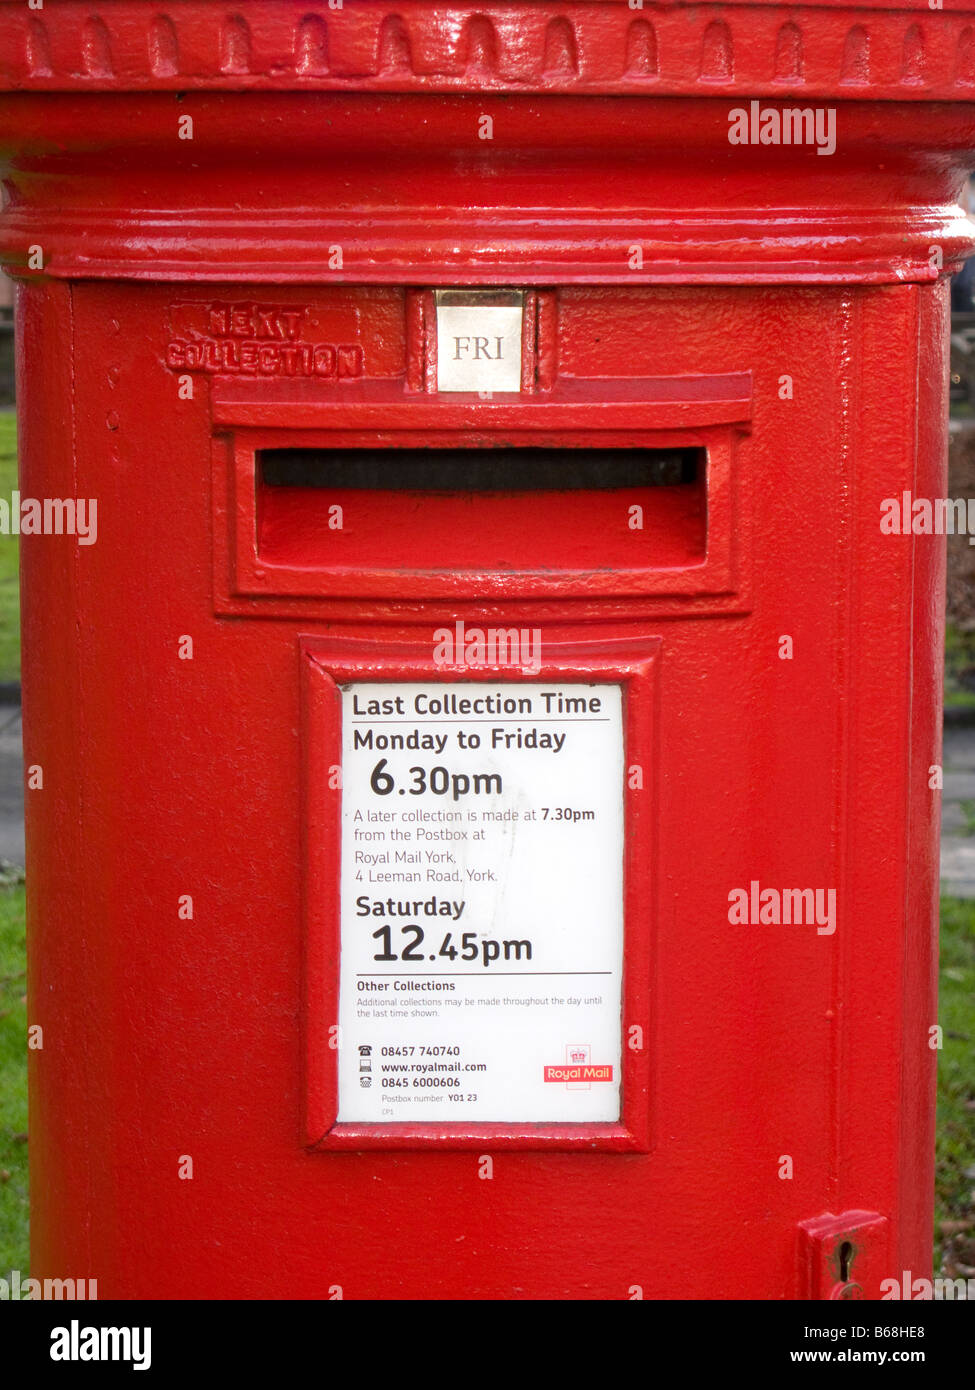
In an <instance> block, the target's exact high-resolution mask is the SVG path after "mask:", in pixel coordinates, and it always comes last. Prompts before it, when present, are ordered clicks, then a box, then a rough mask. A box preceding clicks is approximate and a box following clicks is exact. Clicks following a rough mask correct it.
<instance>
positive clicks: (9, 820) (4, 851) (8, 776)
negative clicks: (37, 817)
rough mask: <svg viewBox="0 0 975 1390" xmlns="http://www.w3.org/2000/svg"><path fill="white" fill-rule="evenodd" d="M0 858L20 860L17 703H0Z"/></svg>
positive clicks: (21, 780)
mask: <svg viewBox="0 0 975 1390" xmlns="http://www.w3.org/2000/svg"><path fill="white" fill-rule="evenodd" d="M0 860H6V861H7V863H9V864H23V862H24V774H23V763H22V754H21V746H20V706H19V705H0Z"/></svg>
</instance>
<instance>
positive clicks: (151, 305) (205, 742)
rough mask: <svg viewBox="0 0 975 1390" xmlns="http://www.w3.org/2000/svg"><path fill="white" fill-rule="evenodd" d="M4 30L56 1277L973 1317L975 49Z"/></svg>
mask: <svg viewBox="0 0 975 1390" xmlns="http://www.w3.org/2000/svg"><path fill="white" fill-rule="evenodd" d="M55 10H56V11H57V13H56V14H55V13H54V11H55ZM0 11H2V13H0V54H2V55H4V56H3V57H2V59H0V86H2V93H0V130H2V131H3V135H2V141H0V144H2V178H3V187H4V194H5V200H4V211H3V215H2V219H0V255H2V259H3V263H4V264H5V266H6V267H7V268H8V270H9V271H10V272H11V273H12V274H13V275H14V276H16V277H17V281H18V291H17V294H18V325H19V327H18V333H19V354H20V356H19V361H20V382H19V390H18V396H19V402H20V407H21V452H22V479H21V492H22V494H23V495H25V496H36V497H38V498H45V497H60V498H67V497H73V496H84V497H86V498H96V499H97V504H98V521H99V527H98V539H97V543H95V544H89V545H86V546H78V545H77V544H76V540H75V538H73V537H71V536H68V535H60V536H52V537H50V538H40V537H38V538H33V537H32V538H27V540H26V541H25V543H24V546H23V567H24V569H23V578H24V595H25V597H24V624H23V625H24V738H25V761H26V763H27V765H28V767H29V768H31V769H33V770H34V775H33V780H32V781H31V782H30V783H29V787H28V790H27V793H26V796H27V834H28V862H29V870H30V880H29V937H30V953H31V954H30V962H31V964H30V993H29V1022H30V1024H31V1025H32V1026H33V1025H36V1026H37V1027H39V1028H40V1029H41V1030H42V1036H43V1048H41V1049H34V1050H32V1051H31V1053H30V1063H31V1087H32V1106H33V1111H32V1121H31V1142H30V1148H31V1159H32V1165H33V1169H32V1177H33V1210H32V1240H33V1254H32V1271H31V1272H32V1274H34V1275H36V1276H37V1277H39V1278H43V1277H46V1276H50V1277H62V1276H65V1275H67V1274H74V1275H76V1276H77V1277H82V1276H85V1277H87V1278H91V1279H96V1280H97V1286H98V1291H99V1296H100V1297H102V1298H116V1297H117V1298H159V1297H162V1298H170V1297H173V1298H175V1297H178V1298H251V1297H269V1296H273V1297H281V1296H285V1297H295V1298H309V1297H310V1298H330V1297H338V1296H342V1297H346V1298H362V1299H390V1300H391V1299H398V1298H410V1299H425V1300H429V1299H454V1298H465V1299H467V1298H473V1299H482V1300H487V1299H501V1300H514V1299H549V1298H553V1299H633V1298H646V1299H651V1298H652V1299H685V1298H726V1297H734V1298H747V1299H796V1298H823V1299H830V1298H834V1297H835V1298H839V1297H843V1298H846V1297H850V1296H859V1295H862V1296H863V1297H864V1298H868V1299H869V1298H879V1297H880V1296H881V1290H882V1284H883V1281H884V1280H885V1279H888V1278H896V1279H900V1278H901V1275H902V1271H904V1270H910V1271H913V1272H914V1273H915V1274H917V1275H918V1276H923V1275H924V1274H925V1273H926V1272H927V1271H928V1267H929V1265H930V1260H931V1245H932V1242H931V1215H932V1186H933V1171H932V1162H933V1159H932V1154H933V1097H934V1091H933V1085H934V1068H935V1060H936V1052H935V1051H933V1050H932V1048H931V1047H930V1046H929V1037H930V1030H931V1028H932V1026H933V1025H934V1024H935V1023H936V1012H935V991H934V981H935V972H934V959H935V934H934V933H935V906H936V890H937V870H938V862H937V831H938V814H939V813H938V790H937V788H938V786H939V785H940V784H939V782H938V767H939V764H940V751H939V750H940V743H939V729H940V712H939V704H938V702H939V698H940V697H939V691H940V675H939V671H940V649H941V648H940V644H941V638H942V627H941V619H940V617H939V613H940V605H941V595H942V589H943V583H944V557H943V551H942V549H941V548H940V545H939V542H938V540H937V538H933V537H930V536H915V535H901V534H898V535H891V534H888V533H887V530H886V529H885V528H884V527H883V526H882V524H881V522H882V518H883V516H884V515H885V509H884V503H885V499H889V498H900V497H901V496H902V494H903V493H904V492H905V491H910V492H912V493H913V494H914V495H915V496H929V497H937V496H938V495H939V493H940V492H941V491H942V489H943V484H944V459H945V411H946V389H947V373H946V368H945V364H946V348H945V344H946V334H947V311H948V310H947V306H948V297H947V289H946V276H947V275H948V273H949V272H950V271H951V270H952V269H954V268H957V266H958V265H959V264H960V263H961V261H962V260H963V258H964V257H965V256H966V255H968V254H969V253H970V252H971V250H972V245H973V242H972V233H971V224H970V223H969V222H968V220H967V219H966V218H965V217H964V215H963V213H962V212H961V210H960V209H959V207H958V205H957V198H958V193H959V190H960V188H961V185H962V181H963V178H964V175H965V173H966V171H967V170H968V169H969V168H971V167H973V159H975V138H973V134H972V132H973V123H972V106H971V101H972V94H973V92H975V86H973V82H975V70H973V69H972V66H971V54H972V42H971V34H972V25H973V23H975V21H973V19H972V13H971V11H972V5H971V3H970V0H959V3H957V4H955V5H954V6H953V7H952V8H951V10H950V11H948V10H945V11H943V12H942V11H940V10H938V11H933V10H928V9H923V10H920V9H914V10H912V11H911V12H907V11H904V10H901V9H898V8H896V7H894V6H893V5H891V4H887V3H880V0H878V2H877V3H875V4H873V5H872V6H870V7H869V8H867V9H863V8H862V7H859V8H858V7H854V6H852V5H847V4H845V3H839V2H838V3H835V4H831V5H830V6H828V7H826V8H823V7H814V6H812V5H806V4H799V5H794V6H791V7H789V8H788V10H786V9H783V8H782V7H780V6H777V5H774V4H773V5H770V4H743V5H740V6H737V7H732V8H729V7H727V6H719V5H711V4H703V5H700V6H694V7H688V6H683V5H678V6H651V5H644V6H633V5H625V4H615V5H611V4H597V3H582V0H580V2H579V3H564V0H559V3H554V0H553V2H552V3H549V2H548V0H542V2H541V3H527V0H525V3H522V2H521V0H518V2H516V3H509V4H505V5H487V6H475V5H471V4H468V3H466V0H458V3H456V4H453V5H451V6H450V7H449V14H448V13H447V11H446V8H445V7H443V6H437V5H430V4H427V3H425V2H424V0H397V3H396V4H395V5H392V4H387V3H385V0H379V2H377V3H374V4H369V5H356V4H348V5H346V6H345V7H344V9H339V10H333V9H332V8H331V7H328V8H326V7H325V6H317V7H316V6H312V7H310V8H309V9H308V10H307V12H306V10H304V9H300V8H299V9H296V7H295V6H293V5H291V4H284V3H280V0H262V3H261V4H260V5H258V4H257V3H256V0H254V3H252V2H251V0H242V3H239V4H238V5H236V7H233V8H232V11H231V9H228V10H227V11H226V12H224V11H223V10H222V9H221V8H220V7H214V6H212V5H209V4H205V3H203V0H181V3H180V4H179V5H173V6H162V7H161V8H160V7H159V6H157V5H154V6H150V5H147V4H143V3H138V2H137V0H125V3H118V4H112V5H108V4H105V5H102V6H101V7H99V9H98V10H97V12H96V10H95V9H94V8H93V7H90V6H88V5H87V4H82V3H72V4H70V5H60V6H47V7H46V8H44V9H37V10H34V9H32V8H31V7H29V6H27V5H2V6H0ZM804 112H808V116H809V119H806V117H805V115H804V114H803V113H804ZM820 136H822V138H820ZM33 542H36V543H33ZM38 771H39V772H40V774H41V775H40V777H39V778H38V776H37V775H36V774H37V772H38ZM336 1290H338V1291H339V1292H338V1293H336Z"/></svg>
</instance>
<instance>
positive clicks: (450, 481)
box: [259, 448, 704, 493]
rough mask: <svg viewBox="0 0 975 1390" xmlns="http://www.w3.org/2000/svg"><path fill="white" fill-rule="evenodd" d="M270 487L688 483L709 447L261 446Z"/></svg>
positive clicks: (506, 488) (539, 488) (556, 488)
mask: <svg viewBox="0 0 975 1390" xmlns="http://www.w3.org/2000/svg"><path fill="white" fill-rule="evenodd" d="M259 458H260V468H261V477H262V479H263V481H264V484H265V486H267V487H300V488H361V489H365V490H369V491H381V492H459V493H469V492H479V493H484V492H509V493H519V492H520V493H524V492H575V491H580V490H585V491H603V490H607V489H614V488H645V487H683V486H689V485H692V484H694V483H695V482H696V481H697V479H698V477H699V476H700V474H701V473H702V472H703V466H704V450H703V449H589V448H578V449H542V448H518V449H410V448H404V449H368V448H367V449H263V450H261V451H260V455H259Z"/></svg>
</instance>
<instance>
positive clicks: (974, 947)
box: [935, 898, 975, 1268]
mask: <svg viewBox="0 0 975 1390" xmlns="http://www.w3.org/2000/svg"><path fill="white" fill-rule="evenodd" d="M938 989H939V1002H938V1021H939V1023H940V1024H941V1027H942V1028H943V1029H944V1039H943V1047H942V1050H941V1052H940V1054H939V1057H938V1141H937V1168H936V1175H935V1219H936V1221H937V1231H936V1234H937V1235H939V1236H940V1242H939V1244H940V1254H941V1255H942V1257H943V1258H944V1260H945V1263H946V1265H948V1264H950V1265H953V1266H956V1265H958V1264H961V1265H971V1264H973V1263H975V1258H973V1256H975V1177H973V1176H972V1175H971V1172H972V1167H973V1165H975V901H972V900H966V899H962V898H942V900H941V967H940V978H939V983H938ZM966 1173H967V1174H969V1176H967V1177H966ZM936 1268H937V1263H936Z"/></svg>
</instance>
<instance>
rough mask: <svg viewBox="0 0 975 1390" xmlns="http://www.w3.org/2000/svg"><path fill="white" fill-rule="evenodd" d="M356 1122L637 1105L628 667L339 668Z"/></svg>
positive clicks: (594, 1116)
mask: <svg viewBox="0 0 975 1390" xmlns="http://www.w3.org/2000/svg"><path fill="white" fill-rule="evenodd" d="M342 716H343V717H342V724H343V728H342V746H343V754H342V759H343V761H342V786H343V790H342V864H341V921H342V927H341V931H342V947H341V963H340V1016H339V1022H340V1024H341V1039H342V1042H341V1046H340V1048H339V1054H338V1056H339V1111H338V1120H339V1122H340V1123H358V1124H363V1123H365V1124H377V1125H388V1124H397V1123H402V1124H406V1125H415V1124H422V1123H427V1122H432V1123H436V1124H442V1123H444V1122H457V1121H462V1122H463V1121H473V1122H480V1123H485V1122H497V1123H526V1124H543V1123H549V1124H551V1123H559V1122H578V1123H582V1122H589V1123H592V1122H609V1121H614V1120H618V1119H619V1115H620V1060H621V1034H622V1030H621V1017H620V1011H621V983H622V957H623V732H622V694H621V689H620V687H619V686H618V685H604V684H594V685H583V684H570V685H564V684H558V683H551V684H526V683H522V682H501V683H498V684H494V683H489V682H456V683H452V684H438V683H435V682H431V683H429V684H423V683H405V684H393V683H390V682H381V683H380V682H370V683H362V684H354V685H349V686H345V687H343V690H342Z"/></svg>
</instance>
